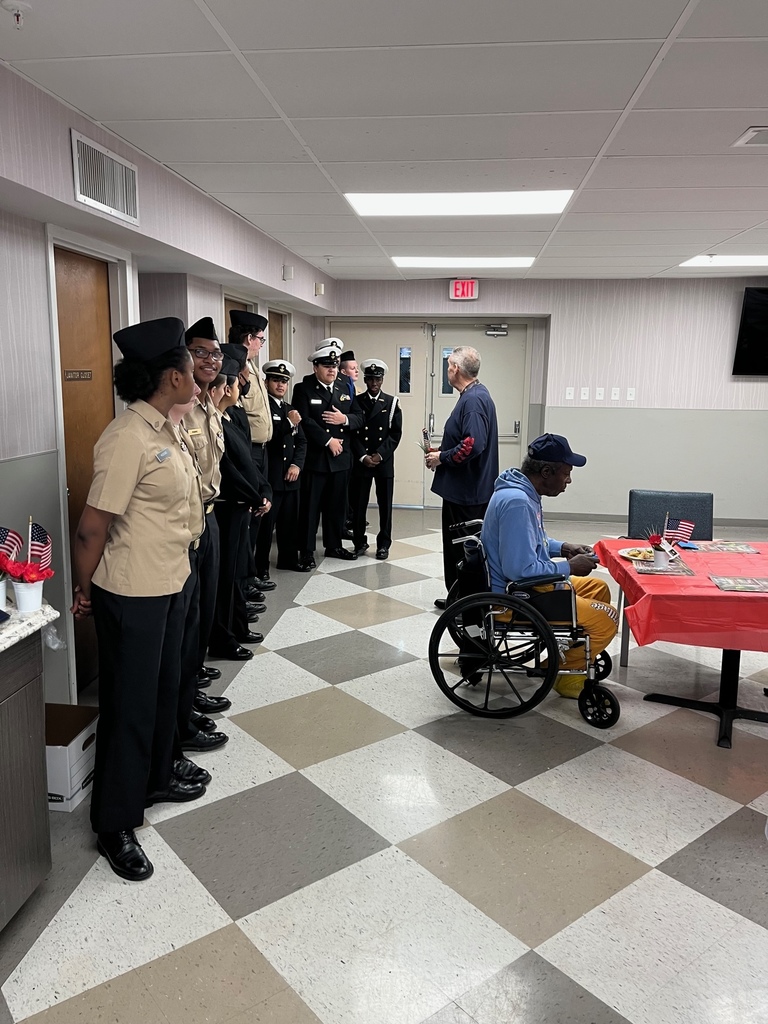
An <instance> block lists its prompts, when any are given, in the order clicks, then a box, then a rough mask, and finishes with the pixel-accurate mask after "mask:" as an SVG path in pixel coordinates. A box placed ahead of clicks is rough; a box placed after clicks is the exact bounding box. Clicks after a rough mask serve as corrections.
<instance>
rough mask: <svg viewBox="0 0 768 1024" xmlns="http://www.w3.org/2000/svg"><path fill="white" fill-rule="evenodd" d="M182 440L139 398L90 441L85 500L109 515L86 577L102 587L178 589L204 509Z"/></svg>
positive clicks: (143, 591) (141, 591) (132, 593)
mask: <svg viewBox="0 0 768 1024" xmlns="http://www.w3.org/2000/svg"><path fill="white" fill-rule="evenodd" d="M182 445H183V442H182V441H181V438H180V435H179V434H178V432H177V430H176V427H174V425H173V424H172V423H171V421H170V420H169V419H166V418H165V417H164V416H163V415H162V413H160V412H158V410H157V409H155V408H153V406H151V405H149V404H148V403H147V402H142V401H139V402H134V403H133V404H132V405H130V406H129V407H128V408H127V409H126V410H125V412H124V413H122V414H121V415H120V416H118V417H116V419H114V420H112V422H111V423H110V424H109V426H108V427H107V428H106V430H105V431H104V433H103V434H102V435H101V437H100V438H99V440H98V441H97V442H96V446H95V448H94V453H93V482H92V483H91V489H90V491H89V493H88V504H89V505H91V506H92V507H93V508H98V509H102V510H103V511H105V512H112V513H113V514H114V516H115V518H114V519H113V520H112V523H111V525H110V527H109V535H108V537H107V543H106V546H105V548H104V554H103V555H102V557H101V561H100V562H99V564H98V566H97V567H96V571H95V573H94V574H93V582H94V583H95V584H96V585H97V586H99V587H101V588H102V589H104V590H109V591H111V592H112V593H114V594H121V595H122V596H124V597H159V596H162V595H164V594H177V593H178V592H179V591H180V590H181V589H182V587H183V586H184V581H185V580H186V579H187V577H188V576H189V546H190V544H191V543H192V542H193V541H194V540H195V539H196V538H197V537H199V536H200V534H201V533H202V528H203V507H202V494H201V488H200V475H199V471H198V470H197V468H196V466H195V463H194V460H193V458H192V457H191V455H190V453H189V452H187V451H185V450H184V448H182ZM185 447H186V446H185Z"/></svg>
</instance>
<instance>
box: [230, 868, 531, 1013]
mask: <svg viewBox="0 0 768 1024" xmlns="http://www.w3.org/2000/svg"><path fill="white" fill-rule="evenodd" d="M318 924H319V925H320V927H319V928H318ZM239 925H240V927H241V928H242V929H243V931H244V932H245V934H246V935H247V936H248V937H249V938H250V939H251V941H252V942H254V943H255V945H256V946H257V947H258V948H259V949H260V950H261V952H262V953H263V954H264V955H265V956H266V957H267V959H268V960H269V961H270V963H272V965H273V966H274V967H275V968H276V969H277V970H278V971H279V972H280V973H281V974H282V975H283V977H285V978H286V980H287V981H288V982H289V984H291V985H292V986H293V987H294V988H295V989H296V991H297V992H298V993H299V995H300V996H301V997H302V999H304V1000H305V1001H306V1002H307V1003H308V1004H309V1006H310V1008H311V1009H313V1010H314V1012H315V1013H316V1014H318V1016H319V1017H320V1018H321V1020H323V1021H324V1022H326V1024H383V1022H386V1024H419V1022H422V1021H424V1020H425V1019H426V1018H429V1017H430V1016H431V1015H433V1014H435V1013H438V1011H441V1010H443V1009H444V1008H445V1006H446V1003H448V1001H449V1000H450V999H451V998H452V993H458V992H463V991H466V989H467V988H469V987H471V986H472V985H477V984H481V983H482V982H483V981H485V980H487V979H488V978H490V977H492V976H493V974H494V973H496V972H497V971H498V970H500V969H501V968H502V967H503V966H506V965H507V964H509V963H512V962H514V961H515V960H516V959H517V958H518V957H520V956H522V955H523V953H525V952H526V949H527V947H526V946H524V945H523V944H522V943H521V942H519V941H518V940H517V939H515V938H514V937H513V936H511V935H510V934H509V933H508V932H506V931H505V930H504V929H503V928H501V927H500V926H499V925H497V924H495V923H494V922H493V921H491V920H490V919H489V918H487V917H486V916H485V915H484V914H482V913H481V911H479V910H478V909H477V908H476V907H474V906H472V905H471V904H470V903H468V902H467V901H466V900H464V899H463V898H462V897H461V896H459V895H458V894H457V893H455V892H454V891H453V890H452V889H450V888H449V887H448V886H446V885H444V884H443V883H442V882H441V881H439V880H438V879H437V878H435V876H434V875H432V874H431V873H430V872H428V871H427V870H426V869H425V868H423V867H421V866H420V865H419V864H416V863H415V862H414V861H412V860H411V859H410V858H409V857H406V855H405V854H404V853H402V852H401V851H400V850H396V849H391V848H390V849H388V850H384V851H382V852H381V853H378V854H375V855H374V856H373V857H368V858H367V859H366V860H364V861H361V862H360V863H358V864H354V865H352V866H351V867H349V868H345V869H344V870H342V871H338V872H336V874H334V875H331V876H330V877H329V878H326V879H323V880H322V881H320V882H316V883H315V884H314V885H311V886H308V887H307V888H306V889H303V890H302V891H301V892H300V893H295V894H293V895H291V896H287V897H285V898H284V899H282V900H278V901H277V902H276V903H273V904H271V905H270V906H268V907H265V908H264V909H263V910H259V911H257V912H256V913H254V914H251V915H250V916H249V917H246V918H244V919H243V920H242V921H240V922H239ZM459 936H460V941H457V937H459ZM438 1020H439V1017H438Z"/></svg>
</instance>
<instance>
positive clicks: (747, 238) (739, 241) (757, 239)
mask: <svg viewBox="0 0 768 1024" xmlns="http://www.w3.org/2000/svg"><path fill="white" fill-rule="evenodd" d="M750 243H755V244H756V245H763V246H764V247H765V245H768V224H766V225H764V226H763V227H756V228H752V230H751V231H744V232H743V233H742V234H740V235H739V237H738V238H736V239H733V242H732V243H731V242H730V240H729V244H733V245H736V246H742V245H744V244H747V245H748V244H750ZM745 251H746V250H745Z"/></svg>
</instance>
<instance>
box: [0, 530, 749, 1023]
mask: <svg viewBox="0 0 768 1024" xmlns="http://www.w3.org/2000/svg"><path fill="white" fill-rule="evenodd" d="M397 518H398V526H399V531H400V539H399V540H398V541H397V543H396V544H395V545H394V547H393V550H392V552H391V557H390V560H389V561H388V562H384V563H381V562H376V561H374V560H373V559H370V558H367V557H361V558H360V559H359V560H358V561H357V562H355V563H348V562H338V561H336V560H333V559H327V560H326V561H324V562H323V563H322V564H321V565H320V567H319V571H317V572H316V573H314V574H313V575H312V576H310V577H306V576H298V575H296V574H290V573H277V572H275V573H274V576H273V578H275V579H276V581H277V582H278V590H277V591H276V592H275V593H274V594H273V595H271V596H270V601H269V610H268V612H267V615H266V616H265V617H264V621H263V622H262V623H261V624H260V626H259V628H261V627H262V626H263V627H264V631H265V633H266V640H265V642H264V644H263V645H262V647H261V648H260V649H259V651H258V653H257V655H256V657H254V659H253V660H252V661H251V662H249V663H248V664H246V665H245V666H244V667H243V668H240V669H239V671H238V670H237V667H236V666H232V665H229V664H226V663H223V664H222V668H223V669H224V670H225V675H224V678H223V680H222V682H223V683H225V684H226V686H225V688H224V692H226V694H227V695H228V696H229V697H230V698H231V699H232V702H233V707H232V709H231V711H230V712H228V713H227V715H226V718H227V721H226V722H222V726H223V728H224V729H225V731H226V732H228V733H229V736H230V742H229V744H228V745H227V746H226V747H225V748H224V749H222V750H221V751H219V752H215V753H213V754H209V755H201V757H200V761H201V763H204V764H205V766H206V767H208V768H210V769H211V771H212V773H213V776H214V780H213V782H212V784H211V785H210V787H209V789H208V793H207V794H206V796H205V797H204V798H203V799H202V800H200V801H197V802H196V803H194V804H192V805H173V804H167V805H160V806H158V807H154V808H152V809H151V810H150V811H148V812H147V824H146V827H145V828H144V829H143V831H142V833H141V839H142V842H143V844H144V846H145V848H146V849H147V851H148V853H149V855H150V856H151V858H152V860H153V861H154V863H155V866H156V871H155V875H154V877H153V878H152V879H151V880H150V881H149V882H147V883H143V884H140V885H131V884H128V883H124V882H122V881H121V880H120V879H118V878H117V877H116V876H115V875H113V874H112V873H111V872H110V871H109V870H108V868H107V867H106V863H105V861H104V860H103V859H100V858H98V857H97V856H96V854H95V851H94V850H93V844H92V837H90V835H89V833H88V830H87V808H82V809H79V811H78V812H75V813H74V814H73V815H53V823H54V841H55V846H54V859H55V866H54V872H53V873H52V876H51V878H50V879H49V880H48V881H47V882H46V883H45V885H44V886H43V887H42V890H41V891H40V892H39V893H38V894H37V895H36V896H35V897H34V898H33V900H32V901H30V904H28V905H27V907H26V908H25V909H24V910H23V911H22V912H21V913H20V914H19V915H18V916H17V918H16V919H15V920H14V922H13V923H12V925H11V926H10V928H9V929H8V930H7V931H6V932H5V933H3V935H2V936H0V970H1V969H2V968H4V970H1V972H0V980H3V981H4V984H3V985H2V993H3V996H4V999H5V1001H6V1003H7V1007H6V1006H5V1005H1V1006H0V1024H5V1022H6V1021H8V1022H10V1021H21V1020H31V1021H35V1022H40V1024H42V1022H46V1024H74V1022H76V1021H77V1022H86V1021H87V1022H89V1024H110V1022H120V1024H123V1022H126V1024H129V1022H130V1024H134V1022H139V1021H141V1022H142V1024H225V1022H226V1024H267V1022H270V1024H309V1022H317V1021H321V1022H324V1024H422V1022H424V1024H426V1022H429V1024H510V1022H515V1024H544V1022H547V1024H619V1022H623V1021H630V1022H632V1024H710V1022H711V1024H749V1022H755V1024H756V1022H758V1021H760V1022H764V1021H765V1020H766V1019H768V986H767V985H766V981H765V974H766V964H768V883H767V882H766V879H767V878H768V873H767V872H766V858H767V856H768V843H767V842H766V838H765V827H766V815H768V756H767V755H768V729H765V728H764V727H762V726H759V725H757V724H752V723H739V724H738V725H737V726H736V730H735V736H734V746H733V749H732V750H730V751H727V750H721V749H720V748H718V747H717V746H716V745H715V742H714V739H715V725H714V719H713V718H711V717H709V716H704V715H700V714H697V713H695V712H691V711H687V710H681V709H673V708H671V707H664V706H662V705H654V704H646V703H644V702H643V699H642V698H643V694H644V692H648V691H650V690H664V689H667V690H669V691H670V692H676V693H681V694H690V695H696V696H699V695H709V694H712V693H713V692H714V691H715V690H716V689H717V685H718V671H717V652H713V651H708V650H702V649H696V648H683V647H676V646H672V645H666V644H657V645H654V646H653V647H650V648H645V649H640V648H636V647H633V649H632V652H631V657H630V667H629V668H628V669H617V670H615V671H614V673H613V676H612V685H613V687H614V690H615V692H616V693H617V695H618V696H619V698H620V700H621V705H622V717H621V720H620V722H619V724H618V725H617V726H616V727H615V728H614V729H612V730H610V731H607V732H601V731H596V730H594V729H591V728H590V727H589V726H588V725H586V724H585V723H584V721H583V720H582V719H581V717H580V716H579V714H578V711H577V709H576V706H575V703H574V702H572V701H564V700H561V699H559V698H557V697H550V698H548V699H547V701H545V703H544V704H543V705H541V707H540V708H539V709H538V710H537V711H535V712H532V713H530V714H528V715H526V716H524V717H523V718H520V719H512V720H507V721H503V722H488V721H484V720H481V719H476V718H472V717H470V716H468V715H464V714H462V713H455V709H454V707H453V706H452V705H451V704H449V703H448V702H447V701H446V700H445V699H444V698H443V697H442V696H441V694H440V693H439V691H438V690H437V687H436V686H435V684H434V682H433V680H432V677H431V674H430V671H429V667H428V665H427V663H426V661H425V660H424V658H425V654H426V648H427V641H428V638H429V635H430V631H431V629H432V626H433V625H434V622H435V612H434V610H433V600H434V598H435V597H437V596H438V595H440V594H441V593H442V592H443V588H442V583H441V579H440V577H441V556H440V536H439V532H438V529H437V526H438V523H437V515H436V514H434V513H416V512H410V513H405V512H403V513H399V514H398V517H397ZM573 525H575V524H570V526H571V527H572V526H573ZM578 527H579V529H578V531H575V530H574V529H572V528H570V529H569V528H568V526H563V528H562V529H561V530H560V531H559V532H562V533H563V534H565V535H569V536H570V537H571V538H573V539H574V540H582V539H596V537H597V536H598V535H599V534H600V533H609V532H614V533H615V532H616V527H615V526H613V527H609V526H605V525H603V527H602V529H601V528H600V527H599V525H598V524H592V525H589V524H578ZM553 532H555V531H553ZM753 533H754V532H753ZM575 534H578V535H576V536H575ZM581 534H584V536H583V537H582V536H581ZM616 660H618V659H616ZM743 671H744V674H745V677H746V678H745V680H744V681H743V683H742V699H743V701H744V702H746V703H749V704H754V706H756V707H765V706H766V705H768V701H766V699H765V698H764V697H763V686H764V685H766V684H768V656H766V655H760V654H746V655H745V656H744V660H743ZM235 673H236V674H235ZM4 942H6V943H7V944H6V949H5V952H4V953H3V952H2V947H3V943H4Z"/></svg>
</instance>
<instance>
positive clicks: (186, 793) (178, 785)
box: [144, 775, 205, 807]
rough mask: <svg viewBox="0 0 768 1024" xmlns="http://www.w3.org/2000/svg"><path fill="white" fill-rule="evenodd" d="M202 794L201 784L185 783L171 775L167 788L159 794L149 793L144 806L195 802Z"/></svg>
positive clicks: (203, 791)
mask: <svg viewBox="0 0 768 1024" xmlns="http://www.w3.org/2000/svg"><path fill="white" fill-rule="evenodd" d="M203 793H205V786H204V785H203V784H202V782H187V781H186V780H185V779H180V778H178V777H177V776H176V775H171V781H170V782H169V783H168V788H167V789H164V790H163V791H162V792H160V793H150V794H149V795H148V796H147V799H146V802H145V804H144V806H145V807H152V806H153V805H154V804H185V803H186V802H187V801H188V800H197V799H198V797H201V796H202V795H203Z"/></svg>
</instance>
